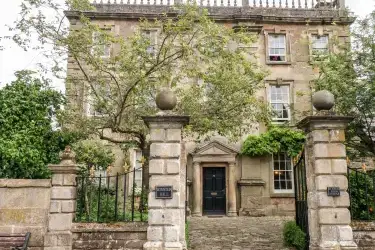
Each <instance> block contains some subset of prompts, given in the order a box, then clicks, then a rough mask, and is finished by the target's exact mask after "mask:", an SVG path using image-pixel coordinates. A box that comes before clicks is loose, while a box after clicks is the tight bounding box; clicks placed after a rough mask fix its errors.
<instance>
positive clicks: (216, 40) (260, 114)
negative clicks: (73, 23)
mask: <svg viewBox="0 0 375 250" xmlns="http://www.w3.org/2000/svg"><path fill="white" fill-rule="evenodd" d="M55 2H56V1H53V0H38V1H34V0H23V3H24V8H23V9H22V12H21V17H20V18H19V19H18V20H20V21H19V22H17V23H16V25H15V27H14V32H15V36H14V37H13V39H14V41H15V42H16V43H17V44H19V45H20V46H21V47H23V48H24V49H30V46H31V45H30V43H29V40H30V37H32V36H35V35H37V36H38V40H39V41H40V42H41V43H48V44H54V48H53V49H52V50H46V51H43V53H42V54H43V55H44V56H46V57H48V58H60V57H61V54H64V53H66V50H67V48H68V49H69V56H70V57H69V61H70V62H72V63H74V64H75V65H76V66H77V67H79V68H80V71H77V74H74V75H69V76H68V79H67V83H66V84H67V92H69V91H71V92H72V91H73V90H74V89H76V88H73V87H71V86H87V87H88V88H87V91H86V90H85V91H83V93H84V94H85V95H87V96H85V97H84V99H87V100H89V101H90V104H91V106H92V107H94V108H95V109H96V110H100V112H101V114H102V115H101V116H100V117H96V118H95V119H93V118H92V117H83V116H82V112H83V110H82V106H83V105H81V104H80V103H77V105H76V106H75V104H74V102H72V103H70V106H68V107H67V109H66V112H65V115H64V118H65V121H66V122H67V123H69V124H72V125H74V126H75V127H76V128H84V129H85V130H87V131H90V132H92V133H95V134H97V135H99V137H100V138H102V139H106V140H109V141H111V142H114V143H120V144H121V143H123V144H124V145H125V144H128V143H129V142H130V143H136V145H137V147H139V148H141V149H142V150H143V149H145V148H146V147H147V145H146V144H147V141H146V135H147V134H148V128H147V126H145V124H144V122H143V120H142V118H141V117H142V116H148V115H154V114H155V113H156V112H158V110H157V109H156V107H155V105H154V103H155V102H154V100H155V95H156V93H157V92H158V90H159V89H161V88H162V87H170V88H172V89H173V90H174V91H175V93H176V94H177V95H178V99H179V104H178V106H177V107H176V110H175V112H176V113H177V114H189V115H190V117H191V119H190V125H189V127H188V129H187V130H186V131H187V132H191V134H194V135H198V136H205V135H207V134H208V133H210V132H218V133H219V134H221V135H226V136H228V137H231V138H233V139H235V138H239V137H240V136H241V135H242V134H243V133H247V132H250V130H251V129H252V126H251V124H253V122H254V121H257V122H261V121H266V120H268V109H267V107H266V106H267V105H265V103H263V102H262V101H260V100H259V99H258V98H256V96H255V93H256V92H257V90H259V89H260V88H261V87H262V86H263V79H264V77H265V75H266V72H265V71H264V70H263V69H262V68H261V67H260V66H259V65H258V64H257V63H256V61H257V60H254V58H255V57H256V55H255V54H254V52H252V51H251V49H250V48H251V45H252V43H253V42H254V41H256V39H257V37H255V36H253V35H251V34H249V32H247V31H246V30H245V29H242V28H239V29H237V30H234V29H233V28H232V27H227V26H226V25H222V24H220V23H216V22H215V21H214V20H212V19H211V18H210V17H209V15H208V11H207V10H206V9H203V8H199V7H197V6H196V5H188V4H187V5H184V6H174V7H173V8H174V10H173V13H178V15H177V16H175V15H173V16H169V15H168V14H165V15H163V16H161V18H156V19H152V20H146V19H141V20H140V21H139V22H138V24H137V26H136V27H134V28H135V29H134V33H133V34H130V35H129V36H119V35H118V34H116V33H111V32H109V31H108V29H104V30H103V29H102V28H103V27H101V26H99V25H98V23H97V22H92V21H91V20H90V18H89V17H88V16H85V14H86V13H85V12H84V11H83V10H86V9H90V4H89V0H80V1H78V0H69V1H67V4H68V7H67V8H70V9H75V10H82V11H83V12H81V15H80V16H78V17H77V22H79V25H78V26H79V27H80V28H79V29H69V25H61V23H62V22H63V21H64V20H59V18H56V19H52V20H51V18H48V17H46V16H45V13H46V12H45V11H44V10H46V9H49V10H53V11H56V12H57V13H60V14H61V15H56V16H57V17H60V16H61V17H64V14H63V10H64V8H63V6H57V5H55V4H54V3H55ZM39 10H42V11H39ZM65 10H66V9H65ZM36 20H37V21H36ZM145 30H156V32H155V39H154V38H152V40H150V39H149V38H148V37H147V36H146V35H145V34H144V31H145ZM93 34H96V35H95V37H96V39H93ZM34 40H35V39H34ZM154 40H157V42H156V43H154ZM105 45H112V47H113V48H116V49H113V50H112V52H116V54H114V53H112V55H111V57H110V58H103V56H104V51H105V49H104V47H105ZM150 48H152V52H150ZM60 61H61V60H56V61H55V63H56V64H55V65H53V64H52V65H50V66H51V67H49V68H48V67H47V68H46V70H47V71H50V72H53V73H56V74H59V73H60V72H61V70H63V68H64V67H63V66H62V65H61V64H60ZM78 89H79V88H78ZM69 94H71V95H72V96H73V95H76V94H77V93H74V92H72V93H69ZM106 129H107V130H106ZM108 130H109V131H113V132H115V133H112V134H115V135H116V137H112V136H111V135H112V134H111V133H104V131H108ZM118 135H120V136H118Z"/></svg>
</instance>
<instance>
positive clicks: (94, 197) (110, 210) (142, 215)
mask: <svg viewBox="0 0 375 250" xmlns="http://www.w3.org/2000/svg"><path fill="white" fill-rule="evenodd" d="M80 180H82V179H80ZM102 180H103V179H102ZM112 180H113V178H112ZM77 190H78V193H77V197H78V199H77V215H76V218H75V221H77V222H86V221H91V222H93V221H95V222H100V223H102V222H116V221H132V216H133V215H132V201H133V198H132V196H131V195H127V196H126V202H125V204H124V192H123V190H122V189H119V190H118V197H117V218H116V216H115V215H116V214H115V208H116V190H115V187H114V186H113V183H111V184H110V185H109V186H107V185H103V184H101V187H100V192H99V184H98V179H96V181H95V179H90V178H85V183H84V188H83V192H82V181H80V182H79V185H78V189H77ZM99 195H100V196H99ZM99 197H100V199H99ZM134 201H135V202H134V221H147V216H148V212H147V208H146V209H145V206H142V203H141V201H142V200H141V199H140V197H139V196H136V197H135V198H134ZM99 202H100V212H99V213H98V211H99V210H98V209H99V206H98V205H99ZM124 210H125V212H124ZM98 216H99V217H98Z"/></svg>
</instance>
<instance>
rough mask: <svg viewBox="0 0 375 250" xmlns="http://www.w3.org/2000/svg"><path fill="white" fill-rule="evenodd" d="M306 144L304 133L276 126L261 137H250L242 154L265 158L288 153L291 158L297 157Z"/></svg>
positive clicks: (244, 144)
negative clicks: (265, 156)
mask: <svg viewBox="0 0 375 250" xmlns="http://www.w3.org/2000/svg"><path fill="white" fill-rule="evenodd" d="M304 142H305V135H304V133H303V132H301V131H298V130H295V129H292V128H289V127H276V126H274V127H271V128H269V129H268V131H267V132H265V133H263V134H261V135H259V136H257V135H249V136H248V137H247V138H246V140H245V141H244V143H243V146H242V149H241V153H242V154H243V155H247V156H264V155H270V154H274V153H277V152H286V153H287V154H288V155H289V156H290V157H295V156H297V155H298V154H299V153H300V151H301V150H302V146H303V144H304Z"/></svg>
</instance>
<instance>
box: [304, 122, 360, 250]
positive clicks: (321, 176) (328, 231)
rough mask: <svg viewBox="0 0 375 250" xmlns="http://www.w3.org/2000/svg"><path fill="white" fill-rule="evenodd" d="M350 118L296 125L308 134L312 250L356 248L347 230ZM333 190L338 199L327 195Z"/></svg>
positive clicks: (309, 219) (309, 220)
mask: <svg viewBox="0 0 375 250" xmlns="http://www.w3.org/2000/svg"><path fill="white" fill-rule="evenodd" d="M351 120H352V118H350V117H342V116H328V115H317V116H309V117H306V118H304V119H303V120H302V121H301V122H300V123H299V124H298V126H299V127H300V128H303V129H304V130H305V131H306V132H307V142H306V146H305V149H306V150H305V157H306V159H305V160H306V176H307V181H306V183H307V185H306V186H307V191H308V192H307V206H308V222H309V226H308V229H309V235H310V249H311V250H330V249H357V245H356V244H355V242H354V241H353V232H352V228H351V227H350V222H351V218H350V211H349V206H350V199H349V194H348V192H347V190H348V180H347V177H346V174H347V164H346V151H345V145H344V142H345V128H346V126H347V124H348V123H349V122H350V121H351ZM329 187H336V188H338V189H339V190H340V195H339V196H335V197H333V196H329V195H328V191H327V190H328V188H329Z"/></svg>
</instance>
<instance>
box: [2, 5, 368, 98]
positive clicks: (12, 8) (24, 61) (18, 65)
mask: <svg viewBox="0 0 375 250" xmlns="http://www.w3.org/2000/svg"><path fill="white" fill-rule="evenodd" d="M21 2H22V0H12V1H6V3H3V5H2V8H0V34H1V35H4V34H7V33H8V29H7V27H6V25H11V24H12V23H13V22H14V21H15V20H16V18H17V14H18V13H19V11H20V9H19V5H20V4H21ZM346 6H348V7H349V8H350V10H351V11H353V12H354V13H355V15H358V16H365V15H367V14H369V13H370V12H371V11H372V10H373V9H374V6H375V0H346ZM4 46H5V47H6V49H5V50H4V51H0V86H2V85H3V84H5V83H8V82H10V81H11V80H13V79H14V72H15V71H17V70H22V69H34V70H36V69H37V66H36V65H37V63H43V62H44V61H43V57H42V56H41V55H40V54H39V53H38V52H35V51H30V52H25V51H23V50H22V49H20V48H19V47H18V46H17V45H15V44H13V43H12V42H11V41H8V42H6V43H5V44H4ZM52 85H53V86H54V87H55V88H56V89H58V90H61V91H64V83H63V81H62V80H58V79H56V80H54V81H53V83H52Z"/></svg>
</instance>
